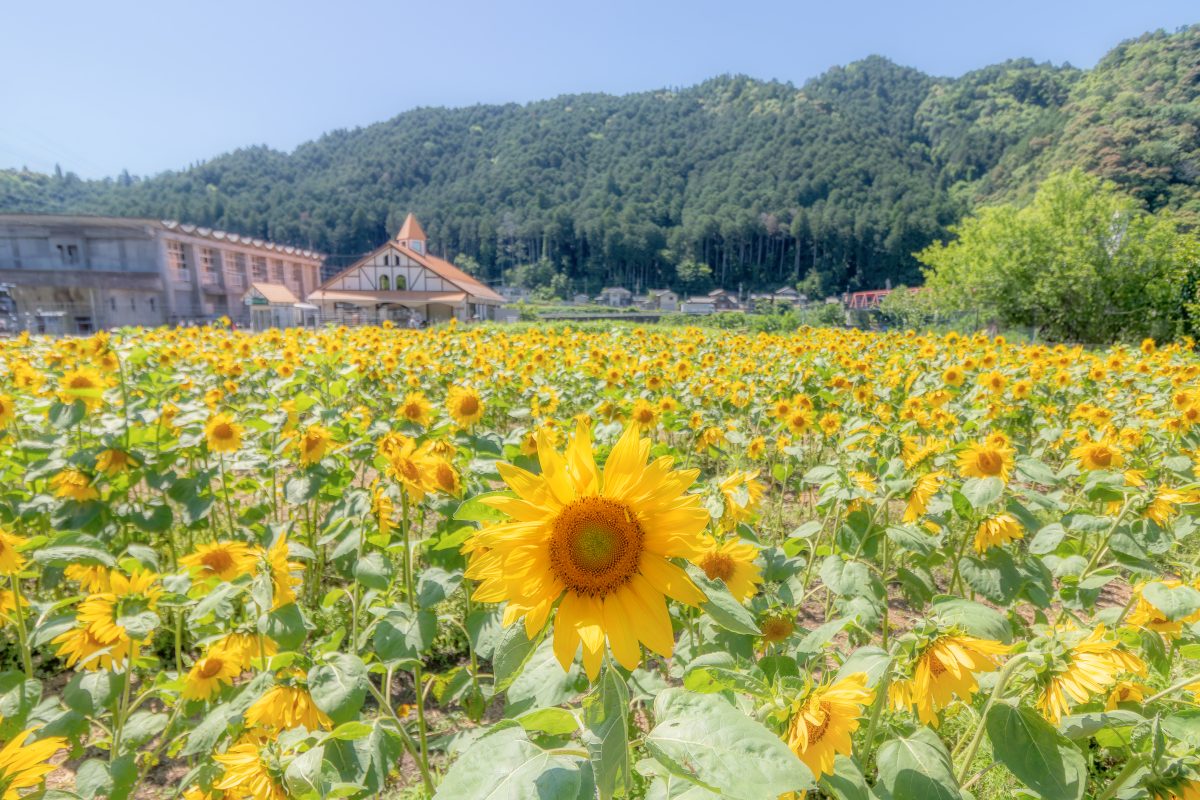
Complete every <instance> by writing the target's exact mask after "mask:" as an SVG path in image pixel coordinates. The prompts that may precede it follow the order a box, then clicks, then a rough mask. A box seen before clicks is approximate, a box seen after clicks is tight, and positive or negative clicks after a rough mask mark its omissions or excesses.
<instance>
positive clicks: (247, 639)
mask: <svg viewBox="0 0 1200 800" xmlns="http://www.w3.org/2000/svg"><path fill="white" fill-rule="evenodd" d="M208 650H209V653H220V654H221V657H222V658H223V659H225V660H226V661H230V662H232V663H234V664H236V665H237V667H238V671H239V672H241V671H242V670H247V669H249V668H250V666H251V664H252V663H253V661H254V659H256V658H259V659H266V658H270V657H271V656H273V655H275V654H277V653H278V652H279V645H277V644H275V640H273V639H271V638H270V637H269V636H263V635H262V634H253V633H238V632H234V633H227V634H225V636H224V637H222V638H221V639H219V640H218V641H217V642H216V643H214V644H213V645H212V646H211V647H209V649H208Z"/></svg>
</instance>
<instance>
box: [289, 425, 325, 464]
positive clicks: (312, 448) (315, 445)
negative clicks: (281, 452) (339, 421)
mask: <svg viewBox="0 0 1200 800" xmlns="http://www.w3.org/2000/svg"><path fill="white" fill-rule="evenodd" d="M332 444H333V434H332V433H330V432H329V430H328V429H326V428H323V427H321V426H320V425H309V426H308V427H307V428H305V429H304V433H302V434H300V438H299V439H297V440H296V449H297V450H298V451H299V452H300V464H301V465H303V466H306V467H307V466H309V465H311V464H316V463H318V462H320V460H321V459H322V458H324V457H325V454H326V453H328V452H329V448H330V446H331V445H332Z"/></svg>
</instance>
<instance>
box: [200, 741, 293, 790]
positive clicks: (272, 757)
mask: <svg viewBox="0 0 1200 800" xmlns="http://www.w3.org/2000/svg"><path fill="white" fill-rule="evenodd" d="M213 761H216V762H217V763H218V764H220V765H221V767H222V768H224V770H225V774H224V775H223V776H222V777H221V779H220V780H219V781H217V782H216V783H215V784H213V788H214V789H218V790H220V791H223V792H225V793H226V795H225V796H226V797H239V798H250V800H287V798H288V796H287V792H285V791H284V789H283V785H282V781H283V767H282V765H281V764H280V763H279V756H278V755H277V754H276V753H275V752H274V750H273V747H272V744H271V741H270V739H268V738H266V737H264V736H261V735H257V734H253V733H248V734H245V735H243V736H242V738H240V739H238V740H237V742H235V743H234V744H233V745H231V746H230V747H229V749H228V750H226V751H225V752H224V753H215V754H213Z"/></svg>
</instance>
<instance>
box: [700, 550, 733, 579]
mask: <svg viewBox="0 0 1200 800" xmlns="http://www.w3.org/2000/svg"><path fill="white" fill-rule="evenodd" d="M700 569H702V570H704V574H705V575H707V576H708V579H709V580H710V581H715V580H716V579H717V578H720V579H721V580H723V581H726V582H728V581H729V579H730V578H732V577H733V559H732V558H730V557H729V556H727V555H725V554H724V553H709V554H708V555H706V556H705V557H704V559H703V560H702V561H701V562H700Z"/></svg>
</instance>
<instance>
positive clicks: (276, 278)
mask: <svg viewBox="0 0 1200 800" xmlns="http://www.w3.org/2000/svg"><path fill="white" fill-rule="evenodd" d="M271 282H272V283H283V262H282V261H280V260H279V259H278V258H274V259H271Z"/></svg>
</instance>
